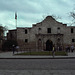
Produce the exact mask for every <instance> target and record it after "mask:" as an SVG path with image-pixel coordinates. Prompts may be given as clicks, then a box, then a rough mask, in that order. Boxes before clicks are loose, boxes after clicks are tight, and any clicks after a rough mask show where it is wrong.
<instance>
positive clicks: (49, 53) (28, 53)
mask: <svg viewBox="0 0 75 75" xmlns="http://www.w3.org/2000/svg"><path fill="white" fill-rule="evenodd" d="M17 55H52V52H51V51H42V52H25V53H19V54H17ZM55 55H56V56H66V55H67V53H66V52H64V51H57V52H55Z"/></svg>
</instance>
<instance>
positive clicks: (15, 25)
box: [15, 12, 17, 41]
mask: <svg viewBox="0 0 75 75" xmlns="http://www.w3.org/2000/svg"><path fill="white" fill-rule="evenodd" d="M15 26H16V41H17V12H15Z"/></svg>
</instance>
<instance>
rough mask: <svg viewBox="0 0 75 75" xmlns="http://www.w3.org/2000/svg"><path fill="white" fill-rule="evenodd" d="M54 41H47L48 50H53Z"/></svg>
mask: <svg viewBox="0 0 75 75" xmlns="http://www.w3.org/2000/svg"><path fill="white" fill-rule="evenodd" d="M52 48H53V42H52V41H51V40H47V41H46V51H52Z"/></svg>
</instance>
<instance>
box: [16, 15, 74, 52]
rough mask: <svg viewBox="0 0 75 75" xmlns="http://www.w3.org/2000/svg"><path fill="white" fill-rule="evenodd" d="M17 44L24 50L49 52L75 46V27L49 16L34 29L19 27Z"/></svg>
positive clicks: (34, 26) (34, 25) (35, 25)
mask: <svg viewBox="0 0 75 75" xmlns="http://www.w3.org/2000/svg"><path fill="white" fill-rule="evenodd" d="M16 31H17V32H16V33H17V34H16V35H15V36H17V37H16V38H17V42H18V45H19V47H20V49H22V50H31V51H42V50H44V51H47V50H48V51H49V50H52V47H53V46H55V48H56V50H57V48H58V47H59V48H61V50H64V49H65V47H66V46H67V45H68V46H71V45H74V46H75V26H67V25H66V24H62V23H60V22H58V21H56V20H55V19H54V18H53V17H52V16H47V17H46V18H45V19H44V20H43V21H42V22H40V23H37V24H33V26H32V27H30V28H29V27H28V28H27V27H25V28H24V27H23V28H22V27H17V30H16Z"/></svg>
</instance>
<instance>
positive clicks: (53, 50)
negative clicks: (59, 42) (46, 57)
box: [52, 46, 55, 58]
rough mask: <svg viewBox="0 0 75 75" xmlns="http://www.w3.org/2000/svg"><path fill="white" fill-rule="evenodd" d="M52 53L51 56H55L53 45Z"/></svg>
mask: <svg viewBox="0 0 75 75" xmlns="http://www.w3.org/2000/svg"><path fill="white" fill-rule="evenodd" d="M52 55H53V58H54V56H55V47H54V46H53V49H52Z"/></svg>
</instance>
